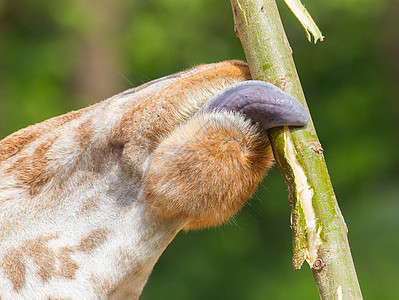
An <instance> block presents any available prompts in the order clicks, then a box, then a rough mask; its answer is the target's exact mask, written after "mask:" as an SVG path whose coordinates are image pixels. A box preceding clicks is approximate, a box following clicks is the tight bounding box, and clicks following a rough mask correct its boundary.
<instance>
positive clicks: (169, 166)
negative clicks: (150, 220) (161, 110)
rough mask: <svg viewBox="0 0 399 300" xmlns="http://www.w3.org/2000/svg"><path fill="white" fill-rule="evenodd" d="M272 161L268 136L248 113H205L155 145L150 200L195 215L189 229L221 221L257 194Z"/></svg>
mask: <svg viewBox="0 0 399 300" xmlns="http://www.w3.org/2000/svg"><path fill="white" fill-rule="evenodd" d="M272 160H273V155H272V152H271V147H270V145H269V141H268V139H267V137H266V135H264V134H261V133H260V132H259V130H257V128H256V127H255V126H251V125H250V124H249V122H248V121H247V122H246V123H244V119H243V118H242V117H240V116H237V115H233V114H231V113H230V114H228V113H212V114H207V115H199V116H197V117H194V118H192V119H191V120H190V121H189V122H187V123H186V124H184V125H183V126H181V127H179V128H177V129H176V130H175V131H174V132H172V134H171V135H170V136H169V137H168V138H166V139H165V140H163V142H162V143H161V144H160V145H159V146H158V148H157V149H156V150H155V152H154V155H153V157H152V159H151V162H150V167H149V170H148V172H147V174H146V176H145V180H144V189H145V193H146V195H147V201H148V205H150V207H151V208H152V209H153V210H155V211H156V213H157V215H160V216H163V217H166V218H177V219H182V220H189V222H188V224H187V225H186V229H196V228H203V227H210V226H216V225H219V224H221V223H223V222H224V221H226V220H227V219H229V218H230V217H231V216H232V215H234V214H235V213H237V211H238V210H239V209H240V208H241V207H242V206H243V204H244V203H245V201H246V200H247V199H248V198H249V197H250V196H251V195H252V193H253V192H254V190H255V188H256V187H257V185H258V183H259V182H260V181H261V180H262V178H263V176H264V174H265V173H266V171H267V170H268V169H269V168H270V166H271V164H272Z"/></svg>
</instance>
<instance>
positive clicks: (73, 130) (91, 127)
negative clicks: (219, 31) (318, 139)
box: [0, 61, 273, 299]
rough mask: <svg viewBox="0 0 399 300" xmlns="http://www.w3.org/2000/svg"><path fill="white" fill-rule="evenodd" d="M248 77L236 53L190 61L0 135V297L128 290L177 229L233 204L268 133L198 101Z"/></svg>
mask: <svg viewBox="0 0 399 300" xmlns="http://www.w3.org/2000/svg"><path fill="white" fill-rule="evenodd" d="M248 79H250V73H249V69H248V66H247V65H246V64H245V63H243V62H240V61H226V62H221V63H216V64H208V65H200V66H197V67H195V68H192V69H190V70H187V71H183V72H180V73H177V74H174V75H171V76H167V77H164V78H161V79H158V80H154V81H152V82H149V83H147V84H144V85H142V86H140V87H138V88H134V89H131V90H128V91H125V92H123V93H121V94H119V95H116V96H114V97H112V98H110V99H107V100H105V101H102V102H100V103H98V104H95V105H93V106H90V107H88V108H84V109H81V110H79V111H75V112H71V113H68V114H66V115H63V116H60V117H55V118H52V119H49V120H47V121H44V122H42V123H39V124H36V125H32V126H29V127H27V128H25V129H22V130H20V131H18V132H16V133H14V134H12V135H10V136H8V137H6V138H5V139H3V140H2V141H0V297H2V298H5V299H12V298H17V299H19V298H21V299H24V298H25V299H46V298H48V299H68V298H71V299H95V298H104V297H105V296H107V297H109V298H111V299H122V298H127V297H129V298H131V299H137V298H138V297H139V295H140V293H141V290H142V288H143V286H144V285H145V283H146V280H147V278H148V276H149V274H150V272H151V270H152V268H153V266H154V264H155V263H156V261H157V259H158V258H159V256H160V255H161V253H162V252H163V250H164V249H165V247H166V246H167V245H168V244H169V243H170V241H171V240H172V239H173V238H174V236H175V235H176V234H177V232H179V230H181V229H183V228H184V229H191V228H195V229H196V228H204V227H210V226H216V225H219V224H221V223H223V222H225V221H226V220H228V219H229V218H230V217H231V216H233V215H234V214H236V213H237V212H238V211H239V210H240V208H241V207H242V206H243V205H244V203H245V201H246V200H247V199H248V198H249V197H250V196H251V194H252V193H253V192H254V190H255V188H256V186H257V184H258V183H259V182H260V181H261V179H262V178H263V176H264V175H265V173H266V172H267V170H268V168H269V167H270V166H271V164H272V158H273V157H272V153H271V150H270V145H269V142H268V139H267V137H266V135H265V134H264V133H263V132H260V131H259V129H258V128H257V127H256V126H254V125H252V124H251V123H250V121H248V120H247V121H246V120H245V119H244V118H243V117H242V116H241V115H238V114H234V113H231V112H223V111H222V112H212V113H209V112H208V113H197V111H198V110H199V109H200V107H201V106H202V105H203V104H204V103H205V102H206V101H207V100H208V99H210V98H211V97H212V96H214V95H215V94H217V93H219V92H220V91H222V90H223V89H225V88H227V87H228V86H230V85H232V84H235V83H238V82H241V81H244V80H248ZM49 291H51V292H49Z"/></svg>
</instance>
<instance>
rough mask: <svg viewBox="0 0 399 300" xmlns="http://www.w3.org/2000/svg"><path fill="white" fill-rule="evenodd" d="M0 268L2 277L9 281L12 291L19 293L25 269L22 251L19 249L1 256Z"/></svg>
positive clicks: (24, 278)
mask: <svg viewBox="0 0 399 300" xmlns="http://www.w3.org/2000/svg"><path fill="white" fill-rule="evenodd" d="M1 267H2V268H3V273H4V276H5V277H6V278H8V279H9V280H10V281H11V283H12V285H13V288H14V291H16V292H19V291H20V290H21V289H22V287H23V286H24V285H25V281H26V267H25V263H24V262H23V253H22V251H21V250H20V249H11V250H9V251H8V252H7V253H6V254H4V256H3V260H2V262H1Z"/></svg>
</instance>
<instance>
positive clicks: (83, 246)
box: [76, 228, 108, 253]
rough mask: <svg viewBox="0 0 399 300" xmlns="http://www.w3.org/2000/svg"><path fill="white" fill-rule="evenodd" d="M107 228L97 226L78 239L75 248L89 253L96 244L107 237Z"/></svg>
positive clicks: (98, 244) (99, 243)
mask: <svg viewBox="0 0 399 300" xmlns="http://www.w3.org/2000/svg"><path fill="white" fill-rule="evenodd" d="M107 236H108V230H107V229H105V228H98V229H95V230H93V231H92V232H90V233H89V235H88V236H86V237H84V238H83V239H81V240H80V243H79V245H78V246H77V248H76V249H77V250H78V251H81V252H84V253H90V252H92V251H93V250H94V249H96V248H97V247H98V246H100V245H101V244H102V243H103V242H104V241H105V240H106V238H107Z"/></svg>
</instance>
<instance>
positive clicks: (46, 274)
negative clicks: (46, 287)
mask: <svg viewBox="0 0 399 300" xmlns="http://www.w3.org/2000/svg"><path fill="white" fill-rule="evenodd" d="M54 238H56V236H54V235H53V236H48V237H39V238H37V239H34V240H29V241H27V242H25V244H24V245H23V246H22V249H23V250H24V253H25V254H26V255H28V256H29V257H31V258H32V260H33V262H34V263H35V264H36V265H37V266H38V267H39V270H38V272H37V273H38V275H39V277H40V279H41V280H42V281H43V282H47V281H49V280H50V278H51V276H52V275H53V274H54V271H55V252H54V251H53V250H52V249H50V248H49V247H47V246H46V244H47V242H48V241H49V240H52V239H54Z"/></svg>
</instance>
